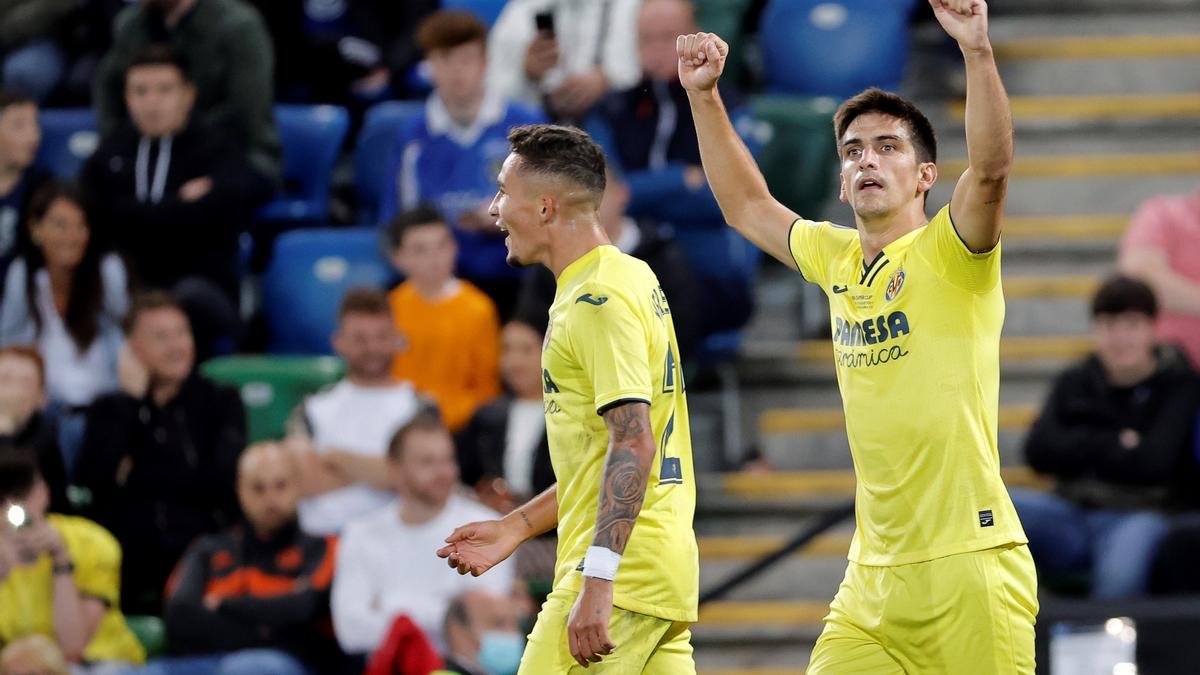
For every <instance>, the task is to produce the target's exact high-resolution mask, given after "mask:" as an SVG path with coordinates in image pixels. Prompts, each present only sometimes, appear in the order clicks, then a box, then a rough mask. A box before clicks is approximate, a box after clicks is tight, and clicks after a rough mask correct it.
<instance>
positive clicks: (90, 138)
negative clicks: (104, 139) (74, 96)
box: [34, 108, 100, 179]
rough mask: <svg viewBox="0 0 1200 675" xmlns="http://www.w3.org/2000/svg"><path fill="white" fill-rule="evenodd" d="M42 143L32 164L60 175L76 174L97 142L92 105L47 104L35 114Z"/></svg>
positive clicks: (98, 141) (64, 176)
mask: <svg viewBox="0 0 1200 675" xmlns="http://www.w3.org/2000/svg"><path fill="white" fill-rule="evenodd" d="M38 122H39V124H40V125H41V127H42V144H41V145H40V146H39V147H38V153H37V158H36V159H34V164H35V165H36V166H38V167H40V168H42V169H45V170H46V171H49V172H50V173H52V174H54V175H55V176H57V177H59V178H68V179H69V178H75V176H76V175H78V174H79V169H80V168H81V167H82V166H83V163H84V162H85V161H86V160H87V158H88V157H91V156H92V153H93V152H95V150H96V146H97V145H99V144H100V134H99V133H98V132H97V131H96V114H95V113H94V112H92V109H91V108H47V109H45V110H42V111H41V113H39V115H38Z"/></svg>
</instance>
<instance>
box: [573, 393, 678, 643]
mask: <svg viewBox="0 0 1200 675" xmlns="http://www.w3.org/2000/svg"><path fill="white" fill-rule="evenodd" d="M604 423H605V425H606V426H607V427H608V439H609V440H608V455H607V457H606V458H605V462H604V476H603V478H602V479H601V482H600V507H599V510H598V511H597V512H596V533H595V536H594V537H593V538H592V545H591V546H590V547H589V548H588V551H587V555H586V556H584V559H583V589H582V591H581V592H580V593H579V597H578V598H577V599H576V601H575V607H574V608H572V610H571V618H570V620H569V621H568V623H567V638H568V642H569V646H570V649H571V655H572V656H574V657H575V660H576V661H578V662H579V665H581V666H584V667H587V665H588V663H589V662H592V663H594V662H596V661H599V660H600V657H601V656H603V655H605V654H608V653H610V652H611V651H612V650H613V648H614V647H615V646H616V645H614V644H613V642H612V640H611V639H609V636H608V620H609V618H611V616H612V607H613V604H612V603H613V580H614V579H615V578H616V574H617V567H618V566H619V565H620V563H621V555H622V554H624V553H625V545H626V544H628V543H629V536H630V535H631V534H632V533H633V526H634V524H635V523H636V522H637V518H638V514H639V513H641V511H642V501H643V499H644V498H645V496H646V483H647V481H648V480H649V478H650V466H651V465H652V464H653V463H654V454H655V453H656V452H657V450H658V448H657V446H656V445H655V443H654V432H653V431H651V427H650V405H649V404H648V403H645V402H644V401H631V402H626V403H621V404H619V405H616V406H614V407H612V408H610V409H609V410H607V411H605V412H604Z"/></svg>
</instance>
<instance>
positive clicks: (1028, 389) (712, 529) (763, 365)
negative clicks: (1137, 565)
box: [691, 0, 1200, 675]
mask: <svg viewBox="0 0 1200 675" xmlns="http://www.w3.org/2000/svg"><path fill="white" fill-rule="evenodd" d="M990 4H991V7H992V20H991V32H992V37H993V43H994V44H995V48H996V55H997V59H998V61H999V63H1000V68H1001V72H1002V75H1003V77H1004V81H1005V84H1006V86H1007V88H1008V91H1009V93H1010V95H1011V97H1012V101H1013V112H1014V125H1015V128H1016V135H1017V162H1016V166H1015V170H1014V174H1013V177H1012V181H1011V186H1010V191H1009V199H1008V207H1007V220H1006V228H1005V238H1004V247H1005V263H1004V265H1005V266H1004V286H1005V294H1006V298H1007V308H1008V309H1007V318H1006V322H1005V329H1004V335H1003V338H1002V347H1001V381H1002V384H1001V410H1000V445H1001V461H1002V464H1003V466H1004V476H1005V480H1006V481H1007V482H1008V483H1009V484H1010V485H1022V486H1029V487H1044V486H1045V483H1044V482H1043V481H1041V480H1040V479H1039V478H1038V477H1037V476H1035V475H1034V474H1032V472H1030V471H1029V470H1028V469H1027V468H1026V467H1024V466H1023V458H1022V456H1021V451H1020V444H1021V441H1022V439H1023V437H1024V435H1025V433H1026V431H1027V429H1028V426H1029V425H1030V424H1031V423H1032V421H1033V419H1034V418H1035V417H1036V414H1037V410H1038V408H1039V406H1040V404H1041V402H1042V400H1043V398H1044V396H1045V394H1046V391H1047V388H1048V386H1049V384H1050V382H1051V379H1052V378H1053V376H1054V374H1055V373H1057V372H1059V371H1060V370H1061V369H1062V368H1063V367H1065V366H1066V365H1067V364H1069V363H1071V362H1073V361H1075V360H1077V359H1078V358H1080V357H1081V356H1082V355H1084V354H1086V353H1087V351H1088V350H1089V347H1090V344H1089V341H1088V338H1087V333H1086V331H1087V318H1088V312H1087V299H1088V297H1089V296H1090V294H1091V292H1092V291H1093V289H1094V288H1095V287H1096V284H1097V283H1098V281H1099V280H1100V279H1102V278H1103V276H1104V275H1106V274H1108V273H1110V272H1111V271H1112V268H1113V260H1114V256H1115V253H1116V248H1117V243H1118V241H1119V238H1120V236H1121V234H1122V233H1123V232H1124V230H1125V227H1126V225H1127V223H1128V221H1129V217H1130V215H1131V214H1132V213H1133V211H1134V209H1135V208H1136V207H1137V205H1138V204H1139V203H1141V202H1142V201H1143V200H1144V199H1146V198H1148V197H1150V196H1152V195H1155V194H1160V193H1177V194H1182V193H1185V192H1188V191H1190V190H1193V189H1195V187H1196V185H1198V184H1200V94H1197V92H1200V8H1198V7H1197V6H1196V4H1195V2H1194V0H1078V1H1077V2H1071V3H1045V2H1042V1H1040V0H1005V1H1004V2H992V3H990ZM943 37H944V36H942V35H941V34H940V30H939V29H938V28H937V27H936V26H935V25H932V24H931V25H924V26H920V27H918V29H917V31H916V34H915V49H916V54H914V58H913V60H912V63H911V67H910V70H911V72H910V75H909V77H908V79H907V82H906V85H905V88H906V90H907V91H908V92H909V93H910V95H913V96H915V97H917V98H918V101H919V103H920V104H921V105H922V107H923V109H924V110H926V111H927V112H928V113H930V116H931V118H933V121H934V124H935V126H936V127H937V129H938V132H939V138H940V143H941V145H940V156H941V158H942V161H941V162H940V163H939V166H940V169H941V175H942V176H943V179H942V181H941V183H940V184H939V186H938V188H936V189H935V191H934V193H933V195H932V196H931V198H930V203H931V204H944V203H946V202H947V201H948V200H949V197H950V190H951V189H952V187H953V183H954V177H956V176H957V175H958V173H959V172H960V171H961V170H962V168H963V166H964V160H965V156H966V148H965V141H964V140H963V127H962V103H961V86H962V82H961V74H960V71H959V69H960V68H961V65H960V62H958V61H957V60H955V59H957V51H956V50H953V49H948V48H947V45H946V44H945V42H944V41H943ZM951 51H953V54H951V53H950V52H951ZM938 69H940V70H938ZM956 77H957V78H959V79H957V80H956ZM955 89H958V91H957V94H954V90H955ZM947 91H949V92H951V94H949V95H948V94H947V93H946V92H947ZM831 178H832V177H831ZM818 215H820V217H821V218H826V219H830V220H834V221H835V222H841V223H848V222H851V220H852V219H851V215H850V213H849V211H848V210H847V209H846V208H845V207H844V206H842V205H840V204H837V203H832V204H830V205H829V206H828V207H827V208H826V211H825V213H822V214H818ZM758 301H759V308H758V312H757V314H756V318H755V320H754V322H753V324H752V326H751V327H750V329H749V330H748V334H747V339H746V342H745V345H744V347H743V350H742V355H741V358H740V360H739V363H738V374H739V378H740V382H741V387H742V389H741V397H740V400H741V404H742V410H743V428H742V432H743V438H744V439H746V442H747V445H750V444H751V443H754V444H756V445H757V446H758V448H759V449H760V451H761V452H762V454H763V456H764V457H766V458H767V459H768V460H769V461H770V462H771V463H772V464H773V465H774V466H775V468H776V470H775V471H774V472H772V473H741V472H735V473H726V474H721V473H719V472H718V469H719V468H721V466H720V464H721V460H720V459H719V457H720V449H719V448H717V447H715V442H716V441H715V439H718V438H720V434H717V433H708V432H709V431H711V430H713V429H714V428H715V424H716V423H715V422H714V421H713V419H712V415H710V414H706V412H707V411H709V410H711V409H713V408H714V407H715V406H713V405H712V397H713V395H712V394H706V393H704V392H701V391H697V392H695V393H694V394H692V395H691V397H692V400H693V407H695V408H699V409H700V411H701V412H700V414H697V415H695V416H694V418H693V442H694V444H695V445H696V453H697V465H698V469H699V470H700V471H701V472H702V473H701V475H700V478H699V486H698V491H699V499H698V507H697V519H696V530H697V534H698V536H699V542H700V556H701V588H702V589H708V588H712V587H713V586H715V585H717V584H718V583H719V582H720V581H721V580H723V579H725V578H727V577H728V576H729V575H731V574H732V573H734V572H735V571H736V570H738V569H741V568H742V567H744V566H745V565H747V564H750V563H752V562H754V561H755V560H757V559H759V558H760V557H762V556H763V555H765V554H767V553H769V552H771V551H772V550H774V548H775V547H776V546H778V545H779V544H780V543H782V542H783V541H784V540H786V539H788V538H790V537H791V536H793V535H794V534H795V533H796V532H798V531H800V530H801V529H802V528H803V527H804V526H805V525H806V523H808V522H811V520H812V519H813V518H814V517H815V516H817V515H818V514H820V513H822V512H824V511H826V510H828V509H830V508H831V507H834V506H837V505H841V504H844V503H847V502H848V501H849V500H850V498H851V497H852V494H853V484H854V479H853V475H852V473H851V471H850V468H851V464H850V456H849V451H848V449H847V447H846V438H845V431H844V429H843V428H842V423H843V419H842V413H841V405H840V398H839V395H838V391H837V385H836V381H835V379H834V371H833V365H832V360H831V347H830V344H829V341H828V337H821V336H827V335H828V316H827V311H828V310H827V308H826V305H825V302H824V298H823V296H822V295H821V292H820V291H819V290H818V289H815V288H814V287H811V286H806V285H805V284H803V283H802V282H801V281H800V279H799V277H798V276H796V275H795V274H794V273H791V272H788V271H787V270H785V269H784V268H783V267H782V266H780V265H775V264H773V263H770V264H768V266H767V267H766V268H765V269H764V272H763V274H762V276H761V278H760V284H759V287H758ZM851 528H852V524H851V523H845V524H843V525H841V526H838V527H836V528H834V529H833V530H832V531H830V532H826V533H825V534H823V535H821V536H819V537H817V538H816V539H815V540H814V541H813V542H811V543H810V544H809V545H808V546H806V547H805V548H803V549H801V550H800V551H798V552H797V553H796V554H795V555H791V556H788V557H787V558H786V559H785V560H783V561H782V562H781V563H780V564H778V565H777V566H775V567H774V568H772V569H770V570H769V571H767V572H765V573H764V574H763V575H761V576H759V577H757V578H755V579H754V580H752V581H750V582H749V583H747V584H746V585H744V586H742V587H740V588H739V589H737V590H735V591H734V592H733V593H732V594H731V595H729V596H728V597H725V598H722V599H721V600H719V601H715V602H712V603H709V604H707V605H706V606H704V607H703V608H702V611H701V621H700V623H699V624H697V625H696V626H695V627H694V629H693V633H694V639H693V643H694V645H695V648H696V660H697V665H698V666H699V669H700V672H701V673H702V674H705V675H785V674H786V675H796V674H798V673H803V670H804V664H805V663H806V662H807V659H808V654H809V652H810V650H811V647H812V644H813V641H814V640H815V639H816V636H817V634H818V633H819V631H820V619H821V617H822V616H824V614H825V611H826V609H827V607H828V601H829V599H830V598H831V597H832V596H833V594H834V592H835V591H836V589H837V586H838V583H839V582H840V580H841V576H842V573H843V571H844V569H845V565H846V562H845V556H846V551H847V548H848V546H849V538H850V535H851V532H852V529H851Z"/></svg>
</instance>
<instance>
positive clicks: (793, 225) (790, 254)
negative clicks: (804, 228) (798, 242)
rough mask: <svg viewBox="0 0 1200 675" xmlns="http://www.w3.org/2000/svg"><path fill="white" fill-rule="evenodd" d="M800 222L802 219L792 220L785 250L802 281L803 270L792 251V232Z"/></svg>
mask: <svg viewBox="0 0 1200 675" xmlns="http://www.w3.org/2000/svg"><path fill="white" fill-rule="evenodd" d="M802 220H804V219H803V218H797V219H795V220H793V221H792V226H791V227H789V228H788V237H787V249H788V256H790V257H791V259H792V262H794V263H796V271H797V272H799V273H800V278H802V279H804V268H803V267H801V266H800V261H799V260H797V259H796V252H795V251H793V250H792V232H794V231H795V230H796V226H797V225H799V224H800V221H802ZM805 281H807V279H805Z"/></svg>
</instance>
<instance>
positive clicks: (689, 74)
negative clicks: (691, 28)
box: [675, 33, 729, 91]
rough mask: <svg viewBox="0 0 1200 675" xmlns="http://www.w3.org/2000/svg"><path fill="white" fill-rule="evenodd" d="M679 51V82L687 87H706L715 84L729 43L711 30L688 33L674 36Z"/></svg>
mask: <svg viewBox="0 0 1200 675" xmlns="http://www.w3.org/2000/svg"><path fill="white" fill-rule="evenodd" d="M675 52H676V53H677V54H678V55H679V83H680V84H682V85H683V88H684V89H687V90H690V91H708V90H709V89H712V88H713V87H715V86H717V80H718V79H720V77H721V73H722V72H723V71H724V70H725V59H726V58H728V56H729V45H727V44H725V41H724V40H722V39H721V38H719V37H717V36H716V35H715V34H713V33H692V34H691V35H680V36H679V37H677V38H675Z"/></svg>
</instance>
